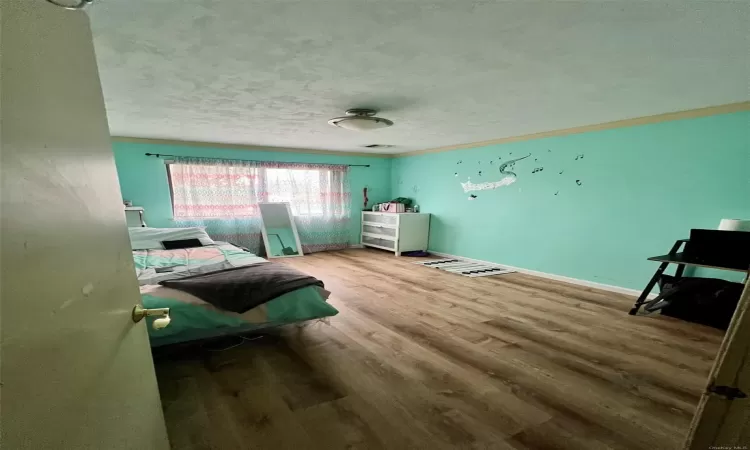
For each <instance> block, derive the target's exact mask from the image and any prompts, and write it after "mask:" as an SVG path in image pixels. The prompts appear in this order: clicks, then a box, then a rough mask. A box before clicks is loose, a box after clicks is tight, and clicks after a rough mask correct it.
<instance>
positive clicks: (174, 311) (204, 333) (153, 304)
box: [133, 242, 338, 347]
mask: <svg viewBox="0 0 750 450" xmlns="http://www.w3.org/2000/svg"><path fill="white" fill-rule="evenodd" d="M133 259H134V261H135V264H136V272H137V273H138V279H139V282H140V284H141V297H142V299H143V306H144V307H145V308H169V309H170V317H171V319H172V320H171V323H170V324H169V326H168V327H166V328H162V329H159V330H154V329H153V327H152V326H151V324H152V323H153V319H148V321H149V327H148V333H149V337H150V340H151V345H152V346H154V347H156V346H161V345H166V344H174V343H178V342H185V341H191V340H197V339H205V338H209V337H214V336H221V335H228V334H237V333H246V332H251V331H256V330H261V329H265V328H270V327H275V326H279V325H285V324H290V323H295V322H302V321H306V320H313V319H319V318H323V317H329V316H334V315H336V314H338V310H336V308H334V307H333V306H331V305H329V304H328V302H327V301H326V299H327V296H328V294H329V293H328V292H327V291H325V290H324V289H321V288H319V287H317V286H308V287H304V288H301V289H297V290H295V291H292V292H288V293H286V294H284V295H281V296H279V297H277V298H275V299H273V300H271V301H269V302H267V303H265V304H263V305H260V306H257V307H255V308H253V309H251V310H249V311H246V312H244V313H242V314H238V313H234V312H230V311H225V310H222V309H219V308H217V307H215V306H213V305H210V304H208V303H206V302H204V301H202V300H201V299H199V298H198V297H195V296H192V295H190V294H187V293H184V292H181V291H177V290H175V289H170V288H166V287H164V286H161V285H159V284H158V282H159V281H161V280H163V279H165V278H175V277H182V276H188V275H192V274H196V273H201V272H205V271H214V270H222V269H225V268H229V267H239V266H245V265H250V264H257V263H265V262H266V260H264V259H263V258H260V257H258V256H256V255H253V254H252V253H249V252H246V251H243V250H242V249H239V248H237V247H235V246H233V245H231V244H227V243H223V242H222V243H217V245H215V246H206V247H200V248H194V249H179V250H145V251H144V250H141V251H134V252H133ZM172 266H176V267H175V270H174V271H172V272H169V273H166V274H165V273H157V272H155V269H156V268H157V267H172Z"/></svg>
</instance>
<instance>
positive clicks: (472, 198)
mask: <svg viewBox="0 0 750 450" xmlns="http://www.w3.org/2000/svg"><path fill="white" fill-rule="evenodd" d="M475 198H477V196H476V195H474V194H471V195H469V200H474V199H475Z"/></svg>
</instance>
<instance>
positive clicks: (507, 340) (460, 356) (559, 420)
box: [156, 250, 722, 450]
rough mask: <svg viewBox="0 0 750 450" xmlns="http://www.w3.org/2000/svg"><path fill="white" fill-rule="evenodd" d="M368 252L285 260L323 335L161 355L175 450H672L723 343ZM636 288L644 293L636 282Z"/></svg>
mask: <svg viewBox="0 0 750 450" xmlns="http://www.w3.org/2000/svg"><path fill="white" fill-rule="evenodd" d="M412 261H413V260H412V259H410V258H396V257H394V256H393V255H392V254H388V253H385V252H379V251H375V250H347V251H341V252H328V253H317V254H313V255H309V256H304V257H301V258H289V259H286V260H283V263H285V264H289V265H291V266H294V267H296V268H298V269H300V270H302V271H304V272H307V273H310V274H312V275H315V276H316V277H318V278H320V279H322V280H323V281H324V282H325V284H326V287H327V288H328V289H329V290H330V291H332V292H333V295H332V297H331V299H330V302H331V304H333V305H334V306H335V307H336V308H338V309H339V311H340V313H339V315H338V316H336V317H333V318H331V319H330V320H329V324H325V323H310V324H308V325H306V326H304V327H297V326H288V327H284V328H282V329H278V330H276V331H274V332H273V333H272V334H271V335H270V336H266V337H263V338H260V339H257V340H255V341H252V342H247V343H246V344H245V345H242V346H239V347H237V348H233V349H230V350H226V351H223V352H210V351H207V350H206V349H205V348H204V349H200V348H198V347H194V348H192V349H189V350H185V349H183V350H182V351H181V352H176V353H175V354H174V355H162V356H160V357H158V358H157V367H156V368H157V376H158V380H159V387H160V391H161V396H162V402H163V407H164V415H165V419H166V423H167V427H168V430H169V437H170V440H171V443H172V447H173V448H174V449H179V450H191V449H196V450H197V449H217V450H224V449H226V450H230V449H287V448H288V449H325V450H335V449H456V448H461V449H463V448H466V449H548V448H563V449H576V450H578V449H602V448H617V449H652V450H656V449H658V450H660V449H673V448H678V447H679V446H680V444H681V442H682V440H683V438H684V435H685V433H686V430H687V428H688V425H689V423H690V420H691V417H692V415H693V412H694V409H695V406H696V404H697V402H698V398H699V394H700V392H701V390H702V388H703V386H704V385H705V382H706V376H707V374H708V371H709V369H710V367H711V364H712V361H713V358H714V356H715V354H716V352H717V350H718V347H719V344H720V342H721V338H722V332H720V331H718V330H714V329H711V328H707V327H703V326H700V325H695V324H690V323H686V322H681V321H677V320H672V319H668V318H651V317H631V316H629V315H628V314H627V312H628V310H629V309H630V307H631V306H632V303H633V299H632V298H631V297H627V296H624V295H619V294H614V293H611V292H605V291H599V290H595V289H587V288H583V287H580V286H575V285H569V284H565V283H560V282H555V281H550V280H546V279H541V278H535V277H532V276H528V275H522V274H509V275H501V276H495V277H483V278H467V277H461V276H458V275H453V274H450V273H446V272H443V271H439V270H435V269H430V268H425V267H420V266H417V265H414V264H410V263H411V262H412ZM644 281H645V280H644Z"/></svg>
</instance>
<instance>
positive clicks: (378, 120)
mask: <svg viewBox="0 0 750 450" xmlns="http://www.w3.org/2000/svg"><path fill="white" fill-rule="evenodd" d="M376 112H377V111H375V110H374V109H365V108H354V109H347V110H346V116H344V117H336V118H333V119H331V120H329V121H328V123H329V124H331V125H333V126H335V127H339V128H344V129H347V130H351V131H367V130H377V129H378V128H387V127H390V126H391V125H393V122H391V121H390V120H388V119H383V118H382V117H375V113H376Z"/></svg>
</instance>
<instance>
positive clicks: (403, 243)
mask: <svg viewBox="0 0 750 450" xmlns="http://www.w3.org/2000/svg"><path fill="white" fill-rule="evenodd" d="M429 234H430V215H429V214H424V213H388V212H372V211H362V245H365V246H368V247H375V248H380V249H383V250H389V251H392V252H394V253H395V254H396V256H401V253H402V252H410V251H415V250H427V239H428V237H429Z"/></svg>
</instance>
